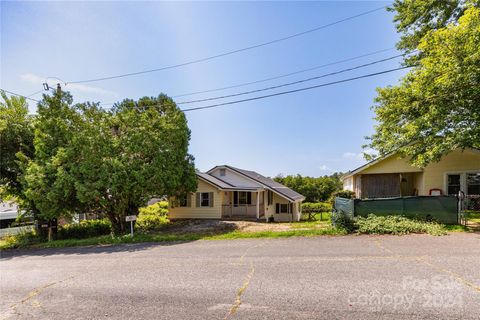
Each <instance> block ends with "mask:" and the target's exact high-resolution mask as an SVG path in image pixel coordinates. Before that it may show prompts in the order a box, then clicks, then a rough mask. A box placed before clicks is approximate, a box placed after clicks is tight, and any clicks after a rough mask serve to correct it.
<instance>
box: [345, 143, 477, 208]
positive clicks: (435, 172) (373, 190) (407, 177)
mask: <svg viewBox="0 0 480 320" xmlns="http://www.w3.org/2000/svg"><path fill="white" fill-rule="evenodd" d="M342 180H343V188H344V189H345V190H351V191H354V192H355V195H356V197H357V198H360V199H365V198H389V197H399V196H402V197H404V196H416V195H419V196H424V195H456V194H458V192H459V191H463V192H464V193H465V194H467V195H474V194H476V195H478V194H480V150H478V149H465V150H460V149H458V150H455V151H452V152H450V153H449V154H447V155H445V156H444V157H442V159H441V160H440V161H439V162H435V163H431V164H429V165H428V166H426V167H425V168H418V167H415V166H412V165H411V164H410V163H409V162H408V160H407V159H405V158H400V157H399V156H398V155H397V154H390V155H387V156H385V157H381V158H379V159H376V160H374V161H371V162H369V163H367V164H365V165H364V166H361V167H359V168H357V169H355V170H353V171H351V172H349V173H347V174H346V175H344V176H343V177H342Z"/></svg>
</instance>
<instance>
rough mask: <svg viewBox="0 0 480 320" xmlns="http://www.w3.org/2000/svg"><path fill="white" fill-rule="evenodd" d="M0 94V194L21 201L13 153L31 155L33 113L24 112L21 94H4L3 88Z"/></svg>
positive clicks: (26, 109) (15, 155) (19, 168)
mask: <svg viewBox="0 0 480 320" xmlns="http://www.w3.org/2000/svg"><path fill="white" fill-rule="evenodd" d="M0 95H1V97H2V100H3V101H1V102H0V188H1V190H0V191H1V192H0V197H15V198H16V199H17V201H21V200H24V197H23V186H22V183H21V176H22V170H21V163H20V162H19V159H18V157H17V154H18V153H22V154H24V155H26V156H28V157H32V156H33V150H34V149H33V136H34V134H33V117H32V116H30V115H29V114H28V105H27V103H26V101H25V98H23V97H15V96H12V97H8V96H7V95H6V94H5V92H3V91H0Z"/></svg>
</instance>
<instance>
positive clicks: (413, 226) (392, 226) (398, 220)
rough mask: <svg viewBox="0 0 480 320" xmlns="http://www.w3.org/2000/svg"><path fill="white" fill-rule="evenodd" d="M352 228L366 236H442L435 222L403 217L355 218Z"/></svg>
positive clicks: (374, 216) (444, 232)
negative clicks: (424, 234)
mask: <svg viewBox="0 0 480 320" xmlns="http://www.w3.org/2000/svg"><path fill="white" fill-rule="evenodd" d="M354 227H355V230H356V231H357V232H358V233H368V234H395V235H403V234H409V233H428V234H431V235H444V234H446V231H445V230H444V227H443V225H441V224H438V223H436V222H426V221H420V220H415V219H409V218H406V217H403V216H376V215H373V214H370V215H368V217H366V218H364V217H357V218H355V220H354Z"/></svg>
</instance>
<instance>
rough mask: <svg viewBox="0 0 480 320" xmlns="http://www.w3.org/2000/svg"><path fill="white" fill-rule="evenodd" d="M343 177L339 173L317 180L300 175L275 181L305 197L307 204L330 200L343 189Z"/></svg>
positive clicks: (278, 178) (278, 177) (279, 177)
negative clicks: (341, 179)
mask: <svg viewBox="0 0 480 320" xmlns="http://www.w3.org/2000/svg"><path fill="white" fill-rule="evenodd" d="M341 175H342V174H341V173H338V172H337V173H334V174H332V175H331V176H323V177H316V178H314V177H306V176H301V175H299V174H297V175H289V176H285V177H284V176H281V175H279V176H277V177H275V178H274V180H275V181H277V182H279V183H281V184H283V185H285V186H287V187H289V188H290V189H292V190H295V191H296V192H298V193H300V194H302V195H304V196H305V197H306V199H305V202H319V201H326V200H328V199H329V198H330V197H331V195H332V194H333V193H334V192H335V191H337V190H341V189H342V182H341V181H340V176H341Z"/></svg>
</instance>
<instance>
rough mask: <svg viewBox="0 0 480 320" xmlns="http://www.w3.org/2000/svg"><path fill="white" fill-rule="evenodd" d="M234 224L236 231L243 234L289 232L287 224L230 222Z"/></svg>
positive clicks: (289, 228)
mask: <svg viewBox="0 0 480 320" xmlns="http://www.w3.org/2000/svg"><path fill="white" fill-rule="evenodd" d="M230 222H233V223H235V225H236V226H237V229H238V230H241V231H244V232H262V231H288V230H291V227H290V225H288V224H278V223H266V222H256V221H230Z"/></svg>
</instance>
